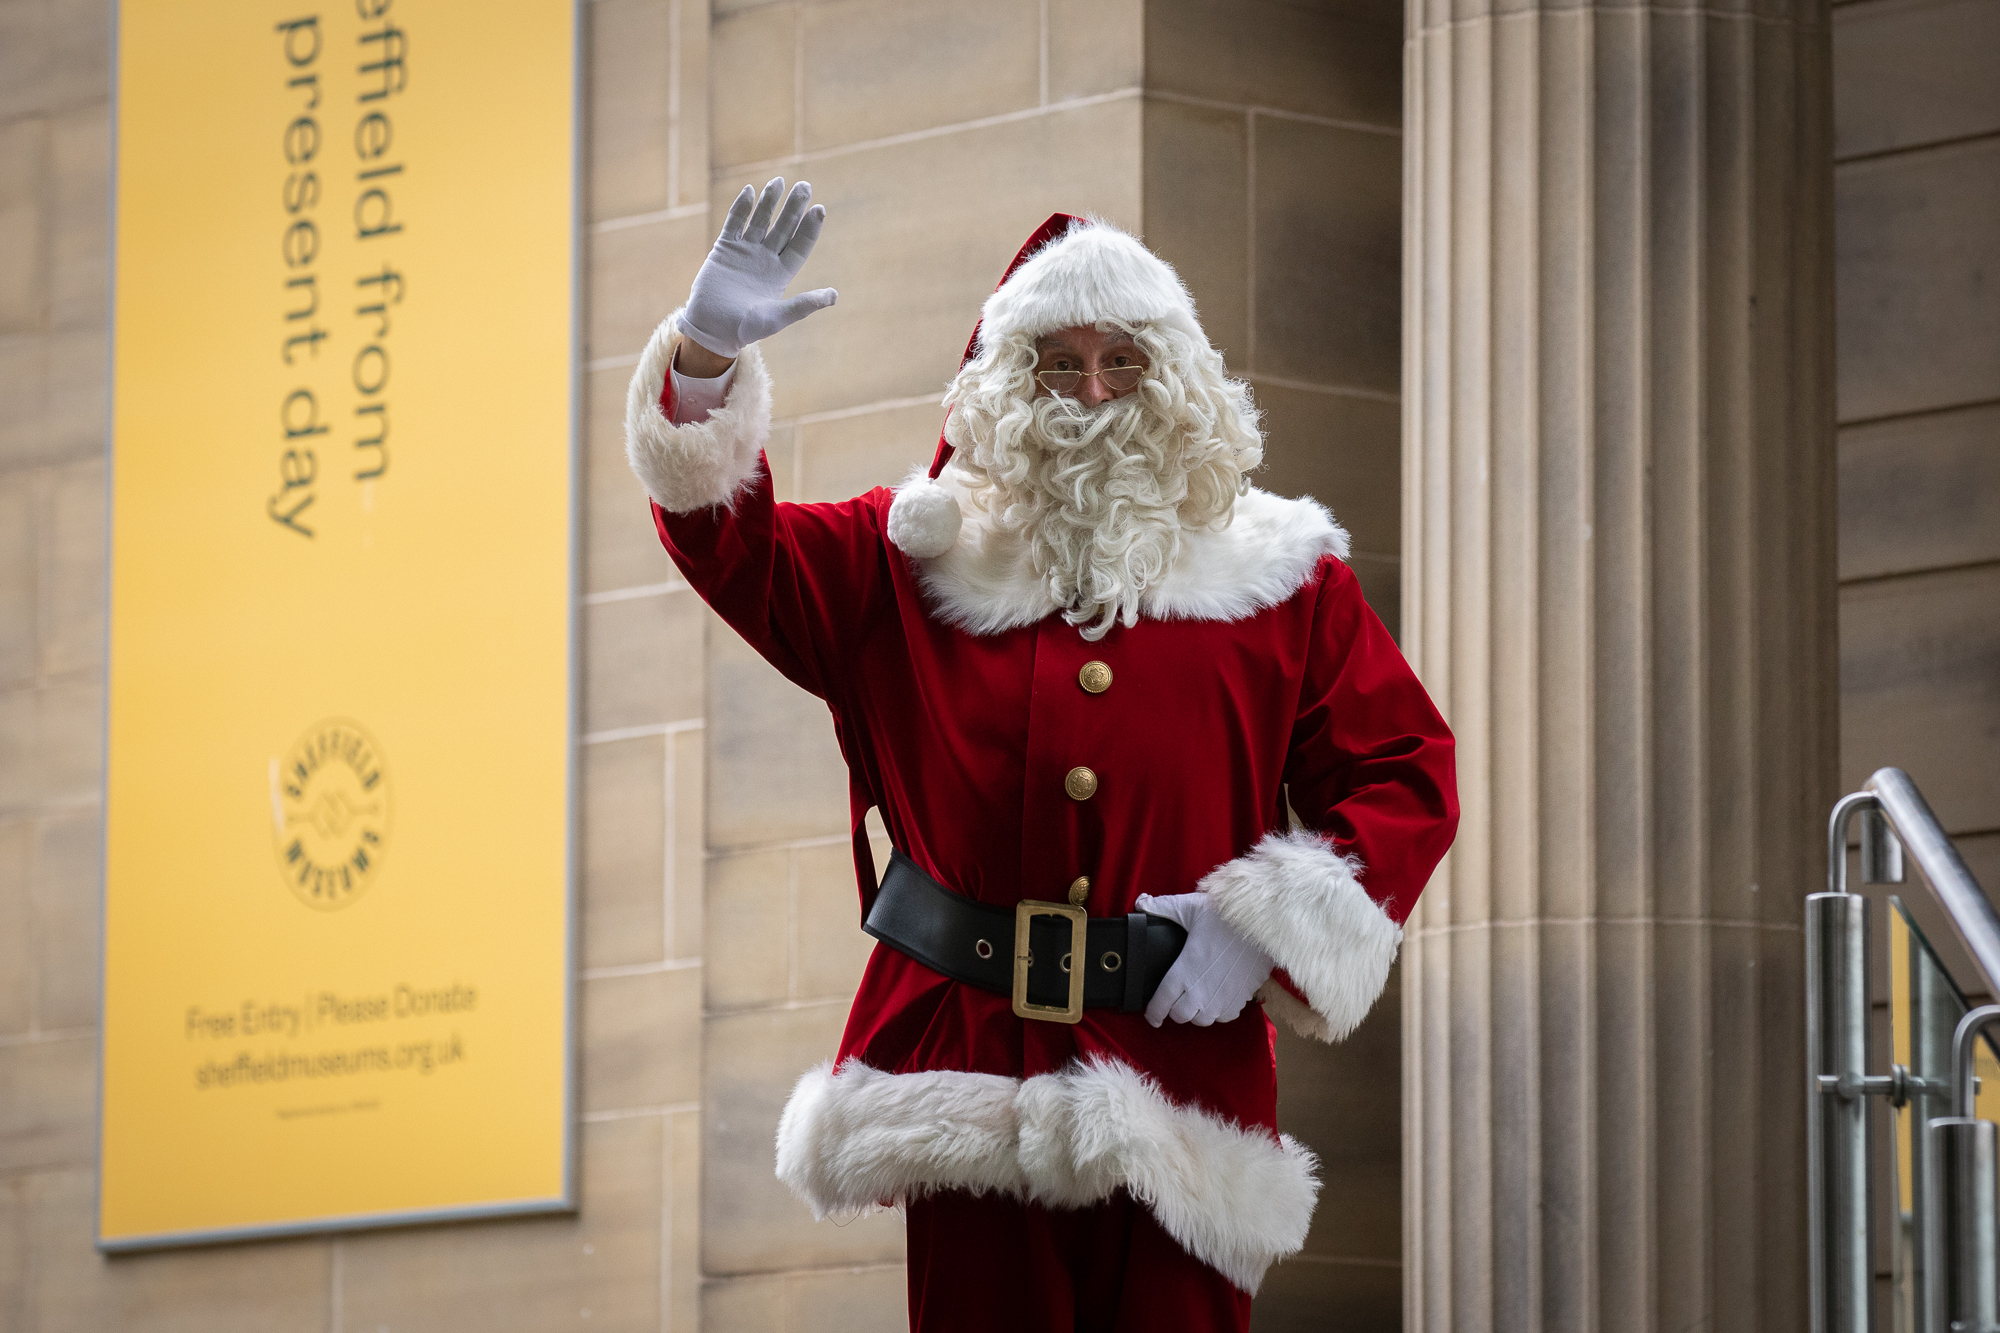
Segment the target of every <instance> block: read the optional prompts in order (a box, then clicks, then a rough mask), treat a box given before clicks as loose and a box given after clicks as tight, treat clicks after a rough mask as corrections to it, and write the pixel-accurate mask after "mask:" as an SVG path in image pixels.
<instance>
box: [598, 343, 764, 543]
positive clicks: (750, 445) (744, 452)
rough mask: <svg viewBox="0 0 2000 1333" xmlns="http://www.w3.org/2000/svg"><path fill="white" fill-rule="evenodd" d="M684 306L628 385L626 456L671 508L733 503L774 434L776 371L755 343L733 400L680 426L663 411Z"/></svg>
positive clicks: (742, 363) (742, 360)
mask: <svg viewBox="0 0 2000 1333" xmlns="http://www.w3.org/2000/svg"><path fill="white" fill-rule="evenodd" d="M680 317H681V316H680V312H679V311H675V312H674V313H673V314H672V315H670V316H668V317H667V319H666V320H664V321H663V322H662V323H661V324H660V327H659V328H657V329H655V330H653V336H652V338H651V339H650V340H649V341H648V342H647V343H646V350H645V352H644V353H643V354H641V355H640V357H639V368H638V369H637V370H635V371H633V372H632V384H631V387H630V388H629V389H627V390H626V393H625V457H626V458H627V459H628V460H629V461H630V462H631V464H632V471H633V472H634V473H635V474H636V475H637V476H638V478H639V481H640V482H641V484H643V485H644V486H645V488H646V493H647V494H648V495H650V496H652V497H653V499H654V500H656V501H658V502H659V506H660V508H662V509H664V510H666V511H667V512H668V513H670V514H686V513H691V512H693V511H694V510H697V509H711V508H713V507H715V506H716V505H733V504H735V503H736V497H737V496H738V495H739V494H740V493H741V492H742V491H743V488H744V487H746V486H748V485H749V484H750V482H751V480H752V479H753V478H755V477H756V475H757V455H758V453H759V451H761V450H762V449H763V447H764V442H765V441H766V440H768V439H769V438H770V437H771V377H770V375H769V374H768V373H767V372H766V371H765V369H764V358H763V356H762V355H761V354H759V352H758V351H757V349H756V347H754V346H751V347H746V348H744V349H743V353H742V355H741V356H739V357H738V358H737V360H736V378H735V382H734V383H732V384H731V385H730V388H729V401H728V402H726V403H725V404H723V406H721V407H719V408H717V409H716V410H715V411H714V412H712V413H710V414H709V417H708V420H706V421H702V422H698V423H695V424H692V425H687V426H676V425H674V424H673V423H672V422H670V421H668V420H667V418H666V416H665V415H664V414H663V413H662V412H661V411H660V392H661V390H662V389H663V388H665V386H666V378H667V368H668V367H669V366H670V365H672V364H673V357H674V349H675V347H676V346H677V345H678V344H679V342H680V339H681V331H680Z"/></svg>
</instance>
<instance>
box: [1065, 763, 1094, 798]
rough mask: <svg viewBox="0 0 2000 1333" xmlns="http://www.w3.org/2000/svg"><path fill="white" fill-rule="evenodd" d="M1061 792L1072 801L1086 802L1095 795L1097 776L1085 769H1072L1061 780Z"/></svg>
mask: <svg viewBox="0 0 2000 1333" xmlns="http://www.w3.org/2000/svg"><path fill="white" fill-rule="evenodd" d="M1063 790H1064V791H1066V792H1068V793H1069V798H1070V799H1071V800H1072V801H1087V800H1089V799H1090V798H1091V797H1093V796H1095V795H1097V774H1095V773H1093V772H1091V771H1090V770H1089V769H1087V768H1082V767H1078V768H1072V769H1071V770H1070V771H1069V776H1068V777H1065V778H1064V779H1063Z"/></svg>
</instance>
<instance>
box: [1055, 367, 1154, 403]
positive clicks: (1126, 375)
mask: <svg viewBox="0 0 2000 1333" xmlns="http://www.w3.org/2000/svg"><path fill="white" fill-rule="evenodd" d="M1145 376H1146V368H1145V367H1144V366H1106V367H1104V368H1103V369H1102V370H1091V371H1082V370H1038V371H1036V372H1035V382H1036V383H1037V384H1040V385H1041V386H1042V387H1043V388H1044V389H1047V390H1048V391H1049V392H1050V393H1053V394H1058V395H1060V396H1062V397H1064V398H1068V397H1071V396H1073V395H1074V394H1075V393H1076V391H1077V390H1078V389H1080V388H1082V387H1083V382H1084V380H1086V379H1092V378H1094V379H1096V380H1097V382H1098V383H1099V384H1102V385H1103V386H1104V387H1105V388H1107V389H1109V390H1110V391H1111V392H1113V393H1130V392H1132V390H1134V389H1136V388H1138V387H1139V381H1140V380H1142V379H1144V378H1145Z"/></svg>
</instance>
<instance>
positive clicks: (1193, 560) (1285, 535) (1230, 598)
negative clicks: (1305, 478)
mask: <svg viewBox="0 0 2000 1333" xmlns="http://www.w3.org/2000/svg"><path fill="white" fill-rule="evenodd" d="M938 481H939V484H940V486H941V487H942V488H943V489H944V490H945V491H946V492H947V493H948V494H949V495H950V496H951V497H952V498H953V499H954V500H955V501H957V504H958V508H959V509H960V510H961V511H962V512H963V514H964V531H963V533H962V534H961V535H960V536H959V538H958V540H957V541H956V542H955V543H954V544H953V545H952V546H951V547H950V548H948V549H947V550H946V551H945V552H944V553H943V554H942V555H939V556H936V557H935V558H932V559H920V560H918V561H917V580H918V582H919V583H920V584H922V586H923V589H924V594H925V596H926V597H927V598H928V599H929V601H930V604H931V609H932V611H933V613H934V614H935V615H936V616H937V618H938V619H940V620H942V621H944V622H945V623H946V624H948V625H956V626H958V627H959V628H960V629H963V630H965V631H966V632H967V633H969V634H999V633H1001V632H1003V631H1005V630H1010V629H1017V628H1019V627H1020V626H1022V625H1032V624H1035V623H1036V622H1037V621H1039V620H1042V619H1043V618H1044V617H1046V616H1048V615H1050V614H1052V613H1053V612H1055V611H1057V610H1059V609H1060V608H1059V607H1058V606H1057V605H1056V601H1055V598H1053V597H1051V596H1050V595H1049V585H1048V581H1047V580H1046V579H1043V578H1041V577H1039V576H1037V575H1036V573H1035V571H1034V567H1033V565H1032V564H1031V563H1030V561H1029V551H1028V544H1027V542H1026V541H1024V540H1023V539H1022V537H1021V535H1020V534H1019V533H1015V532H1007V531H1004V530H1002V529H1000V528H998V527H996V526H995V524H994V522H993V516H992V515H991V514H989V513H987V512H986V511H985V510H983V509H981V508H980V507H979V506H977V505H975V504H973V503H972V502H971V501H970V500H969V499H968V498H967V496H966V487H965V481H964V475H963V474H962V473H960V472H959V471H958V469H957V468H955V467H947V468H946V469H945V470H944V475H943V476H942V477H940V478H939V479H938ZM1328 555H1331V556H1337V557H1339V558H1340V559H1342V560H1345V559H1346V558H1347V532H1346V530H1345V529H1343V528H1342V527H1341V526H1340V525H1339V524H1337V523H1335V522H1334V521H1333V515H1331V514H1329V513H1327V512H1326V510H1325V509H1324V508H1323V507H1321V505H1320V504H1319V502H1318V501H1316V500H1312V499H1298V500H1288V499H1286V498H1284V497H1283V496H1278V495H1272V494H1271V493H1270V492H1268V491H1260V490H1258V489H1257V488H1255V487H1254V486H1253V487H1251V489H1250V492H1249V494H1247V495H1244V496H1241V497H1239V498H1238V499H1237V501H1236V512H1235V516H1234V518H1232V519H1231V521H1230V524H1229V526H1228V527H1226V528H1224V529H1222V530H1221V531H1220V532H1210V531H1206V530H1201V531H1195V532H1183V533H1182V534H1181V549H1180V554H1179V555H1178V556H1176V557H1175V559H1174V563H1173V564H1172V566H1170V567H1169V568H1168V570H1167V572H1166V575H1165V576H1164V577H1163V578H1161V579H1160V580H1159V582H1157V583H1155V584H1154V585H1153V586H1152V587H1150V588H1148V589H1147V590H1146V591H1145V593H1144V594H1143V595H1142V596H1141V597H1140V599H1139V614H1140V615H1141V616H1144V617H1146V618H1147V619H1149V620H1242V619H1244V618H1246V617H1248V616H1253V615H1255V614H1257V612H1259V611H1262V610H1265V609H1267V608H1269V607H1273V606H1277V605H1279V604H1280V603H1282V602H1284V601H1286V600H1287V599H1288V598H1290V597H1291V596H1292V594H1293V593H1296V592H1297V591H1298V590H1299V589H1300V588H1301V587H1302V586H1303V585H1304V584H1305V581H1306V580H1307V579H1308V578H1311V577H1312V572H1313V570H1314V568H1315V567H1317V566H1318V564H1319V562H1320V559H1321V557H1323V556H1328Z"/></svg>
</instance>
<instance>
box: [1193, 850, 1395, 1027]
mask: <svg viewBox="0 0 2000 1333" xmlns="http://www.w3.org/2000/svg"><path fill="white" fill-rule="evenodd" d="M1360 876H1361V863H1360V861H1358V860H1356V859H1355V858H1353V857H1350V856H1342V855H1340V854H1339V853H1338V852H1336V851H1334V850H1333V845H1332V844H1331V843H1329V842H1328V841H1327V840H1326V839H1325V838H1322V837H1320V836H1319V835H1318V834H1316V833H1313V832H1312V831H1311V830H1309V829H1297V830H1294V831H1292V832H1289V833H1270V834H1266V835H1265V837H1264V839H1263V841H1261V842H1259V843H1258V844H1257V845H1256V846H1255V847H1253V848H1251V849H1250V851H1249V852H1248V853H1247V854H1245V855H1243V856H1239V857H1237V858H1236V859H1235V860H1234V861H1231V862H1229V863H1227V864H1226V865H1222V866H1218V867H1217V868H1216V869H1214V870H1212V871H1210V872H1209V873H1208V875H1207V876H1205V877H1204V878H1203V879H1202V881H1201V883H1200V885H1199V887H1200V888H1201V889H1203V890H1205V891H1206V892H1207V893H1208V900H1209V902H1210V904H1211V905H1213V906H1214V908H1215V910H1216V911H1217V912H1219V913H1220V914H1221V915H1222V919H1223V920H1224V921H1227V922H1228V923H1229V924H1230V925H1231V926H1234V927H1235V928H1236V930H1237V931H1238V932H1240V933H1241V934H1243V935H1244V936H1245V937H1246V938H1248V939H1249V940H1250V941H1251V942H1252V943H1254V944H1256V945H1257V946H1258V947H1260V948H1261V949H1263V950H1264V952H1265V953H1268V954H1270V955H1271V957H1272V958H1273V959H1275V960H1276V961H1277V964H1278V966H1279V967H1282V968H1284V969H1285V971H1286V972H1287V973H1288V974H1289V975H1290V976H1291V979H1292V980H1293V981H1294V982H1296V983H1298V986H1299V989H1301V990H1303V991H1304V992H1305V993H1306V999H1307V1001H1308V1002H1309V1003H1310V1004H1311V1005H1312V1009H1311V1010H1310V1011H1307V1010H1306V1009H1305V1007H1304V1006H1303V1005H1300V1004H1299V1003H1298V1002H1297V1001H1296V1000H1294V999H1292V997H1291V996H1290V995H1289V994H1288V993H1286V992H1285V990H1284V988H1283V987H1282V986H1280V985H1278V984H1277V983H1276V982H1269V983H1267V984H1266V985H1265V987H1264V990H1263V991H1262V992H1260V993H1259V997H1258V998H1260V999H1262V1000H1264V1002H1265V1003H1266V1004H1268V1005H1270V1006H1271V1007H1272V1008H1273V1009H1275V1010H1276V1011H1277V1012H1278V1015H1279V1016H1280V1017H1282V1018H1284V1019H1286V1020H1287V1021H1289V1022H1290V1023H1291V1025H1292V1027H1293V1028H1295V1029H1296V1030H1297V1031H1298V1032H1299V1033H1300V1034H1301V1035H1303V1036H1308V1037H1316V1038H1318V1039H1319V1040H1321V1041H1338V1040H1340V1039H1341V1038H1342V1037H1345V1036H1346V1035H1347V1034H1348V1033H1350V1032H1352V1031H1354V1029H1355V1027H1356V1026H1357V1025H1359V1024H1360V1022H1361V1020H1362V1019H1363V1018H1366V1017H1367V1016H1368V1011H1369V1010H1370V1009H1371V1008H1373V1007H1374V1005H1375V1001H1376V999H1377V998H1378V997H1380V995H1381V994H1382V988H1383V987H1384V986H1385V985H1387V984H1388V981H1389V969H1390V968H1391V967H1392V966H1394V965H1395V962H1396V950H1397V949H1398V948H1399V947H1401V945H1402V943H1403V928H1402V927H1401V926H1398V925H1397V924H1396V923H1395V922H1394V921H1392V920H1390V919H1389V916H1388V914H1387V913H1386V912H1384V911H1383V910H1382V909H1381V908H1380V907H1378V906H1377V905H1376V903H1375V900H1374V899H1372V898H1370V897H1369V896H1368V893H1367V890H1365V889H1363V888H1362V887H1361V878H1360ZM1280 997H1282V998H1280Z"/></svg>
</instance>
